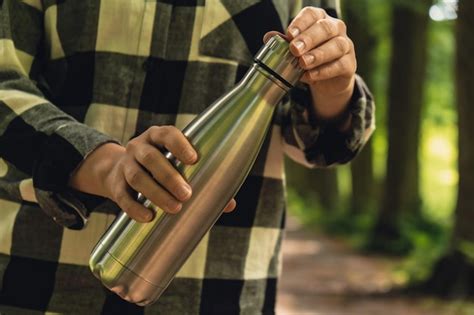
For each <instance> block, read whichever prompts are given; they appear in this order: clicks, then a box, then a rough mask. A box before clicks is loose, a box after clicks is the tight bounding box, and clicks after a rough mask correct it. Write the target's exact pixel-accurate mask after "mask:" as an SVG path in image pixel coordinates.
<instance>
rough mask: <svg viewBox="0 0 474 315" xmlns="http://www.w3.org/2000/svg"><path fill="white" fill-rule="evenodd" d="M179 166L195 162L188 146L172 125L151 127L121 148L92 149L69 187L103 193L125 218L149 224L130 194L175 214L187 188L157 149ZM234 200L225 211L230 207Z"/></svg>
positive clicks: (144, 210) (149, 216) (144, 211)
mask: <svg viewBox="0 0 474 315" xmlns="http://www.w3.org/2000/svg"><path fill="white" fill-rule="evenodd" d="M163 149H164V150H167V151H169V152H171V153H172V154H173V156H174V157H176V159H178V160H179V161H181V162H182V163H184V164H187V165H192V164H194V163H196V161H197V160H198V155H197V153H196V151H195V150H194V148H193V146H192V145H191V144H190V143H189V141H188V139H187V138H186V137H185V136H184V135H183V133H182V132H181V131H180V130H179V129H177V128H176V127H173V126H153V127H151V128H149V129H148V130H146V131H145V132H143V133H142V134H141V135H139V136H138V137H136V138H133V139H132V140H130V141H129V142H128V143H127V145H126V146H125V147H122V146H120V145H118V144H115V143H106V144H104V145H102V146H100V147H98V148H97V149H96V150H94V151H93V152H92V153H91V154H90V155H88V156H87V158H86V159H85V160H84V161H83V163H82V164H81V165H80V167H79V168H78V169H77V170H76V172H74V174H73V175H72V176H71V180H70V185H71V186H72V187H73V188H75V189H78V190H80V191H83V192H87V193H91V194H95V195H99V196H103V197H107V198H109V199H111V200H112V201H114V202H115V203H117V205H118V206H119V207H120V208H121V209H122V210H123V211H124V212H126V213H127V214H128V215H129V216H130V217H131V218H133V219H134V220H136V221H138V222H149V221H151V220H152V219H153V216H154V213H153V212H152V211H151V210H149V209H147V208H146V207H145V206H143V205H142V204H141V203H139V202H137V200H136V192H137V191H138V192H141V193H142V194H143V195H144V196H145V197H146V198H148V199H149V200H150V201H152V202H153V203H154V204H155V205H157V206H158V207H160V208H161V209H162V210H163V211H165V212H168V213H176V212H178V211H179V210H180V209H181V207H182V203H183V202H185V201H186V200H188V199H189V198H190V197H191V195H192V189H191V187H190V186H189V184H188V183H187V182H186V180H185V179H184V178H183V177H182V176H181V175H180V173H179V172H178V171H177V170H176V169H175V168H174V167H173V165H172V164H171V163H170V162H169V161H168V159H167V158H166V157H165V156H164V155H163V153H162V151H161V150H163ZM235 205H236V204H235V200H231V201H230V202H229V204H228V205H227V206H226V208H225V210H224V211H226V212H230V211H232V210H233V209H234V208H235Z"/></svg>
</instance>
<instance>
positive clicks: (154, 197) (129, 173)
mask: <svg viewBox="0 0 474 315" xmlns="http://www.w3.org/2000/svg"><path fill="white" fill-rule="evenodd" d="M124 175H125V180H126V181H127V183H128V185H129V186H130V187H131V188H132V189H133V190H135V191H138V192H141V193H142V195H144V196H145V197H146V198H148V199H149V200H150V201H151V202H153V203H154V204H155V205H156V206H158V207H160V208H161V209H163V211H165V212H169V213H176V212H178V211H179V210H181V207H182V204H181V202H179V201H178V200H176V199H175V198H174V197H173V196H172V195H171V194H170V193H169V192H167V191H166V190H165V189H163V188H162V187H160V186H159V185H158V184H157V183H156V182H155V181H154V180H153V178H151V176H150V175H149V174H148V173H146V172H145V171H144V170H143V169H142V168H141V167H140V165H139V164H138V163H137V162H135V161H131V162H130V163H128V164H127V167H126V168H125V171H124Z"/></svg>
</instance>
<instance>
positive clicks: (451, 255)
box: [424, 0, 474, 297]
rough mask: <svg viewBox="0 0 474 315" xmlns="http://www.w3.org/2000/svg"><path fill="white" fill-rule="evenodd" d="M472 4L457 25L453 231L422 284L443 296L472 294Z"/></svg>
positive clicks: (464, 1)
mask: <svg viewBox="0 0 474 315" xmlns="http://www.w3.org/2000/svg"><path fill="white" fill-rule="evenodd" d="M473 15H474V1H470V0H460V1H459V9H458V19H457V22H456V65H455V73H456V97H457V101H456V102H457V109H458V131H459V136H458V146H459V159H458V169H459V186H458V198H457V204H456V209H455V216H454V217H455V222H454V231H453V234H452V240H451V245H450V248H449V250H448V251H447V253H446V254H445V255H444V256H443V257H441V258H440V259H439V261H438V262H437V263H436V264H435V267H434V269H433V273H432V275H431V277H430V279H428V280H427V281H426V283H425V284H424V288H425V290H426V291H428V292H432V293H436V294H440V295H443V296H453V297H462V296H465V295H470V296H472V295H474V264H473V261H474V229H473V227H472V224H473V222H474V142H473V141H472V135H474V106H472V100H474V86H473V85H472V74H473V73H474V60H473V56H474V41H473V40H472V31H473V30H474V20H473V19H472V16H473Z"/></svg>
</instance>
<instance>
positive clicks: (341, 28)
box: [336, 19, 347, 34]
mask: <svg viewBox="0 0 474 315" xmlns="http://www.w3.org/2000/svg"><path fill="white" fill-rule="evenodd" d="M336 25H337V29H338V30H339V32H340V33H343V34H345V33H346V31H347V26H346V23H344V21H343V20H339V19H336Z"/></svg>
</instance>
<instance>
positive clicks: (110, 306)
mask: <svg viewBox="0 0 474 315" xmlns="http://www.w3.org/2000/svg"><path fill="white" fill-rule="evenodd" d="M303 4H312V5H316V6H320V7H323V8H325V9H326V10H327V11H328V12H329V13H330V14H331V15H335V14H336V12H337V2H336V1H307V3H302V1H290V0H273V1H271V0H262V1H257V0H244V1H235V0H174V1H171V0H158V1H156V0H155V1H153V0H146V1H144V0H76V1H73V0H22V1H20V0H4V1H1V2H0V5H1V9H0V158H1V159H0V280H1V282H0V290H1V291H0V312H2V314H43V313H48V312H50V313H51V312H52V313H64V314H99V313H103V314H199V313H200V314H261V313H264V314H272V313H274V306H275V296H276V288H277V278H278V274H279V270H280V265H281V259H280V244H281V240H282V234H283V233H282V232H283V227H284V221H285V220H284V218H285V199H284V175H283V157H284V153H287V154H288V155H289V156H290V157H292V158H294V159H296V160H298V161H300V162H301V163H304V164H307V165H311V166H328V165H331V164H337V163H345V162H347V161H349V160H350V159H352V158H353V157H354V156H355V154H356V153H357V152H358V151H359V150H360V148H361V147H362V146H363V144H364V143H365V141H366V140H367V138H368V137H369V136H370V133H371V132H372V130H373V129H374V104H373V100H372V97H371V95H370V92H369V91H368V89H367V88H366V86H365V85H364V83H363V81H362V80H361V79H360V78H357V83H356V87H355V90H354V93H353V97H352V99H351V103H350V105H349V110H350V111H351V115H352V128H351V130H350V131H349V132H346V133H340V132H339V131H338V130H337V128H335V127H334V126H332V125H331V124H322V123H320V122H318V121H315V120H313V119H311V118H312V116H311V115H309V118H308V115H306V114H305V113H306V112H307V111H308V108H309V106H311V104H310V102H311V101H310V95H309V92H308V90H307V89H305V87H304V86H301V87H299V88H296V89H294V90H293V92H292V93H291V95H289V96H288V97H286V98H285V99H284V101H282V102H281V104H279V105H278V109H277V111H276V114H275V117H274V121H273V124H272V128H271V131H270V132H269V134H268V136H267V138H266V141H265V143H264V145H263V148H262V150H261V153H260V154H259V157H258V159H257V162H256V164H255V166H254V168H253V169H252V171H251V173H250V176H249V177H248V179H247V180H246V182H245V184H244V185H243V186H242V188H241V190H240V191H239V192H238V195H237V196H236V199H237V209H236V210H235V211H234V212H233V213H231V214H225V215H223V216H222V217H221V218H220V219H219V221H218V222H217V224H216V225H215V227H214V228H213V229H212V230H211V231H210V232H209V233H208V234H207V235H206V236H205V238H204V239H203V241H202V242H201V243H200V245H199V246H198V248H197V249H196V250H195V251H194V253H193V254H192V256H191V258H190V259H189V260H188V261H187V263H186V264H185V266H184V267H183V268H182V269H181V270H180V272H179V273H178V275H177V277H176V279H175V280H174V281H173V282H172V284H171V285H170V287H169V288H168V289H167V291H166V292H165V293H164V295H163V296H162V297H161V298H160V299H159V301H158V302H157V303H156V304H154V305H152V306H149V307H146V308H142V307H138V306H136V305H133V304H129V303H127V302H124V301H122V300H121V299H120V298H118V297H117V296H116V295H114V294H112V293H110V292H108V290H105V289H104V288H103V287H102V286H101V284H100V282H99V281H98V280H96V279H95V278H94V277H93V276H92V274H91V272H90V271H89V269H88V266H87V265H88V257H89V254H90V251H91V249H92V247H93V246H94V244H95V243H96V242H97V240H98V238H99V237H100V236H101V234H102V233H103V232H104V231H105V229H106V228H107V227H108V225H109V224H110V223H111V222H112V221H113V220H114V218H115V216H116V213H117V211H119V210H118V209H117V207H116V205H114V204H113V203H112V202H110V201H106V200H104V199H102V198H97V197H93V196H90V195H86V194H82V193H79V192H76V191H73V190H72V189H70V188H68V186H67V181H68V178H69V176H70V174H71V172H72V171H73V170H74V169H75V168H76V167H77V166H78V165H79V164H80V163H81V161H82V160H83V159H84V158H85V157H86V156H87V154H88V153H90V152H91V151H93V150H94V149H95V148H96V147H97V146H99V145H101V144H103V143H106V142H110V141H117V142H121V143H126V142H127V141H128V140H129V139H130V138H131V137H133V136H134V135H137V134H140V133H141V132H143V131H144V130H146V129H147V128H148V127H150V126H152V125H164V124H172V125H176V126H177V127H178V128H182V127H184V126H185V125H186V124H187V123H188V122H189V121H190V120H191V119H192V118H193V117H195V116H196V115H197V114H198V113H200V112H201V111H203V110H204V108H205V107H206V106H208V105H209V104H211V103H212V102H213V101H214V100H215V99H217V98H218V97H219V96H220V95H222V94H223V93H225V92H226V91H227V90H229V89H230V88H231V87H232V86H233V85H234V84H235V83H236V82H237V81H238V80H240V79H241V78H242V76H243V74H244V73H245V72H246V71H247V70H248V68H249V65H250V64H251V63H252V56H253V55H254V54H255V53H256V52H257V50H258V49H259V48H260V47H261V45H262V36H263V34H264V33H265V32H267V31H269V30H278V31H284V30H285V29H286V27H287V25H288V22H289V21H290V20H291V17H292V16H294V15H295V14H296V13H297V12H298V11H299V10H300V9H301V8H302V6H303ZM45 213H46V214H48V215H45ZM53 220H54V221H55V222H56V223H58V224H55V223H54V222H53ZM86 223H87V224H86ZM65 227H66V228H65Z"/></svg>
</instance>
